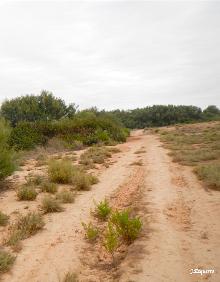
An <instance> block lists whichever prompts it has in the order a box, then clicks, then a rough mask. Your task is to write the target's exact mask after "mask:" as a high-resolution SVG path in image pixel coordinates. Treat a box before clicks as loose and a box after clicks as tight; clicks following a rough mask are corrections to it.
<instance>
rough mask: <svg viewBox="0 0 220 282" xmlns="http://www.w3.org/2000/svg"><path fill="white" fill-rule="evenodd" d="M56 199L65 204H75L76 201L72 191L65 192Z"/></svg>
mask: <svg viewBox="0 0 220 282" xmlns="http://www.w3.org/2000/svg"><path fill="white" fill-rule="evenodd" d="M56 198H57V199H58V200H59V201H60V202H62V203H64V204H67V203H73V202H74V200H75V194H74V193H73V192H71V191H68V190H63V191H61V192H59V193H58V194H57V195H56Z"/></svg>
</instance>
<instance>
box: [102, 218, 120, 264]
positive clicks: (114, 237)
mask: <svg viewBox="0 0 220 282" xmlns="http://www.w3.org/2000/svg"><path fill="white" fill-rule="evenodd" d="M103 245H104V247H105V249H106V251H107V252H108V253H110V254H111V255H112V258H113V260H114V252H115V251H116V250H117V248H118V246H119V237H118V232H117V231H116V229H115V227H114V226H113V224H112V223H110V222H109V223H108V226H107V229H106V231H105V233H104V242H103Z"/></svg>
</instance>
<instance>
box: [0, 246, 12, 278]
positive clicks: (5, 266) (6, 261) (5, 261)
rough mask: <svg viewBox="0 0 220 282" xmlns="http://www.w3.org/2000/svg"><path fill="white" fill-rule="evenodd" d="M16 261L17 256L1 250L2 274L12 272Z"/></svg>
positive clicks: (0, 263)
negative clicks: (11, 269)
mask: <svg viewBox="0 0 220 282" xmlns="http://www.w3.org/2000/svg"><path fill="white" fill-rule="evenodd" d="M14 261H15V256H13V255H11V254H10V253H8V252H6V251H3V250H0V273H4V272H7V271H8V270H10V268H11V267H12V265H13V263H14Z"/></svg>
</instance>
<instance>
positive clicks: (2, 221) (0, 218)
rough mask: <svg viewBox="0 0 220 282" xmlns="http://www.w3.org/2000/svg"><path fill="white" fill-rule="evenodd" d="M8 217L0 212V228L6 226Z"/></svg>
mask: <svg viewBox="0 0 220 282" xmlns="http://www.w3.org/2000/svg"><path fill="white" fill-rule="evenodd" d="M8 220H9V216H8V215H6V214H4V213H3V212H1V211H0V226H6V225H7V224H8Z"/></svg>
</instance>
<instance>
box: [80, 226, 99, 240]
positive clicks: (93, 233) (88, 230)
mask: <svg viewBox="0 0 220 282" xmlns="http://www.w3.org/2000/svg"><path fill="white" fill-rule="evenodd" d="M82 226H83V228H84V230H85V236H86V238H87V239H88V240H89V241H94V240H95V239H96V238H97V237H98V233H99V231H98V229H97V228H96V227H95V226H94V225H93V224H92V223H91V222H89V223H88V224H86V223H84V222H82Z"/></svg>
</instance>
